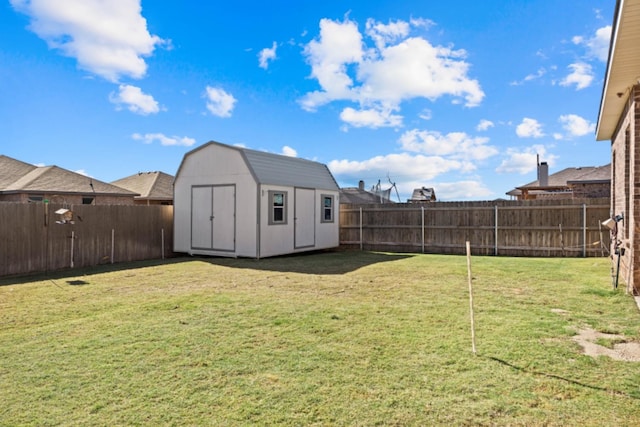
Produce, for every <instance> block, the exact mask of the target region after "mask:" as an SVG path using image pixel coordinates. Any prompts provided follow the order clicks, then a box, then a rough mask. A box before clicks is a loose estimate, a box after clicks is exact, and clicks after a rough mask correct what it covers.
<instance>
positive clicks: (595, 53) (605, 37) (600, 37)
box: [572, 25, 611, 62]
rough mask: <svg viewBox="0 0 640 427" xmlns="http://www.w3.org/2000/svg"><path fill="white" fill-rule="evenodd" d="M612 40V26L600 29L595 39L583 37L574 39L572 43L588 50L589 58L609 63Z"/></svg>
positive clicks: (594, 36)
mask: <svg viewBox="0 0 640 427" xmlns="http://www.w3.org/2000/svg"><path fill="white" fill-rule="evenodd" d="M610 40H611V25H607V26H606V27H602V28H598V29H597V30H596V33H595V34H594V35H593V37H589V38H586V39H585V38H584V37H582V36H575V37H573V39H572V41H573V43H574V44H576V45H582V46H584V47H586V48H587V52H588V54H589V56H591V57H594V58H597V59H599V60H600V61H602V62H607V59H608V56H609V42H610Z"/></svg>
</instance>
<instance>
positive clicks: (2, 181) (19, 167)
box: [0, 154, 37, 190]
mask: <svg viewBox="0 0 640 427" xmlns="http://www.w3.org/2000/svg"><path fill="white" fill-rule="evenodd" d="M36 168H37V166H35V165H31V164H29V163H25V162H21V161H20V160H16V159H13V158H11V157H7V156H5V155H4V154H0V190H1V189H3V188H5V187H8V186H9V185H11V184H12V183H13V182H15V181H17V180H18V179H19V178H21V177H23V176H25V175H26V174H28V173H29V172H31V171H32V170H34V169H36Z"/></svg>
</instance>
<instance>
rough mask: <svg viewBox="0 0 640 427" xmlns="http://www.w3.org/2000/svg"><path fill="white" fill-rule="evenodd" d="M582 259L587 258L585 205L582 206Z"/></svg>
mask: <svg viewBox="0 0 640 427" xmlns="http://www.w3.org/2000/svg"><path fill="white" fill-rule="evenodd" d="M582 257H583V258H586V257H587V204H586V203H583V204H582Z"/></svg>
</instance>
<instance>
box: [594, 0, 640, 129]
mask: <svg viewBox="0 0 640 427" xmlns="http://www.w3.org/2000/svg"><path fill="white" fill-rule="evenodd" d="M638 46H640V0H624V1H621V0H618V1H617V2H616V8H615V12H614V16H613V27H612V29H611V42H610V44H609V59H608V60H607V71H606V74H605V80H604V85H603V88H602V98H601V100H600V111H599V113H598V125H597V128H596V139H597V140H599V141H600V140H607V139H611V137H612V136H613V133H614V132H615V130H616V126H617V125H618V120H619V118H620V116H621V115H622V112H623V111H624V109H625V108H626V105H627V98H628V97H629V89H630V88H631V87H633V86H634V85H636V84H638V76H639V75H640V54H638Z"/></svg>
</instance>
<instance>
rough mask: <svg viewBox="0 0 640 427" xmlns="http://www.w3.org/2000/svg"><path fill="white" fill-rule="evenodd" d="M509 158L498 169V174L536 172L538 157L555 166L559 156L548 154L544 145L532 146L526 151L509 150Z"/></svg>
mask: <svg viewBox="0 0 640 427" xmlns="http://www.w3.org/2000/svg"><path fill="white" fill-rule="evenodd" d="M506 154H507V158H506V159H504V160H503V161H502V163H500V166H498V167H497V168H496V172H498V173H519V174H521V175H524V174H526V173H529V172H532V171H535V170H536V168H537V167H538V155H540V158H541V159H542V161H546V162H547V163H548V164H549V165H553V164H554V162H555V160H556V159H557V156H555V155H553V154H549V153H547V149H546V148H545V146H544V145H532V146H531V147H527V148H525V149H524V150H518V149H515V148H508V149H507V153H506Z"/></svg>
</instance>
